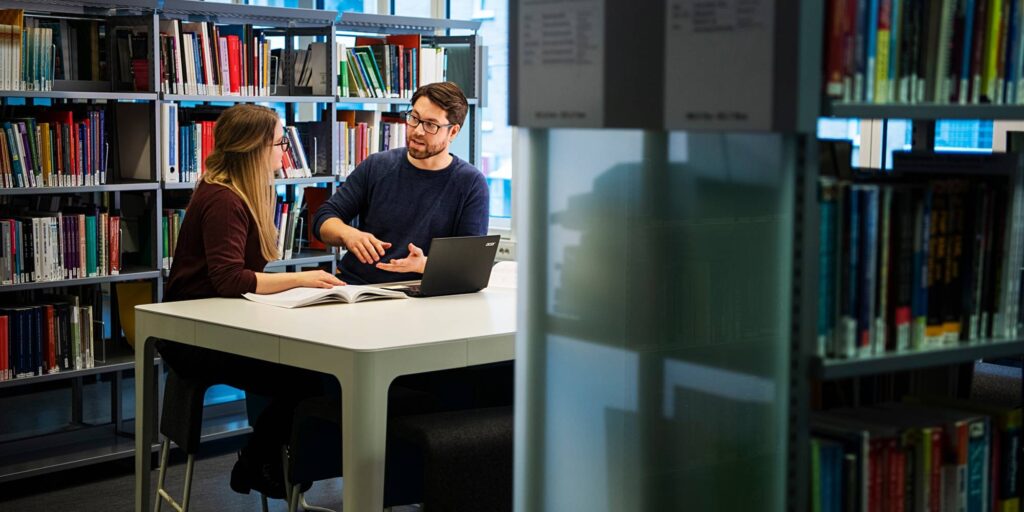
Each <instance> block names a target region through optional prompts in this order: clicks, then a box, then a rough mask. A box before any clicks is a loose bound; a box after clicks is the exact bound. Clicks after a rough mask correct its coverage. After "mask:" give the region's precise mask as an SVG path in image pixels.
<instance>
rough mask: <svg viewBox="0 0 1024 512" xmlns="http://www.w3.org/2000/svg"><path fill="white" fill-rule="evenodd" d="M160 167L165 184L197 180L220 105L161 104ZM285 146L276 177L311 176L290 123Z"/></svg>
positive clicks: (209, 149)
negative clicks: (286, 145)
mask: <svg viewBox="0 0 1024 512" xmlns="http://www.w3.org/2000/svg"><path fill="white" fill-rule="evenodd" d="M160 107H161V109H162V115H161V121H160V122H161V126H160V143H161V150H162V153H161V160H162V161H161V167H162V174H163V178H164V182H166V183H196V182H198V181H199V179H200V178H201V177H202V175H203V173H204V172H206V157H208V156H209V155H210V153H212V152H213V148H214V136H213V133H214V126H215V125H216V122H217V118H218V117H219V116H220V113H221V112H223V111H224V108H221V107H195V108H184V107H179V106H178V105H177V104H176V103H170V102H166V103H162V104H161V106H160ZM284 133H285V136H286V137H288V142H289V144H288V149H287V150H286V151H285V152H284V156H283V158H282V164H283V167H282V168H281V169H279V170H277V177H278V178H305V177H309V176H311V175H312V172H311V171H310V168H309V161H308V159H307V158H306V149H305V146H304V145H303V143H302V137H300V136H299V132H298V130H296V128H295V127H293V126H286V127H285V129H284Z"/></svg>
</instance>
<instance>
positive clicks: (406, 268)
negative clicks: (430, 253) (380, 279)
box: [377, 244, 427, 274]
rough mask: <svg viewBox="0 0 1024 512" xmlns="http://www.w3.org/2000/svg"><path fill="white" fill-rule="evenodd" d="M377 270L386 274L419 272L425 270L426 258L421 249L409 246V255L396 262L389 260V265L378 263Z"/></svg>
mask: <svg viewBox="0 0 1024 512" xmlns="http://www.w3.org/2000/svg"><path fill="white" fill-rule="evenodd" d="M377 268H379V269H381V270H387V271H388V272H419V273H420V274H422V273H423V270H424V269H425V268H427V257H426V256H424V255H423V249H420V248H419V247H416V246H415V245H413V244H409V255H408V256H406V257H405V258H402V259H398V260H394V259H393V260H391V262H390V263H378V264H377Z"/></svg>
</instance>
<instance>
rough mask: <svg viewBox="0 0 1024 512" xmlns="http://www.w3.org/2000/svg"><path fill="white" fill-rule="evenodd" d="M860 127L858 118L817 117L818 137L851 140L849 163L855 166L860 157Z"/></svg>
mask: <svg viewBox="0 0 1024 512" xmlns="http://www.w3.org/2000/svg"><path fill="white" fill-rule="evenodd" d="M860 127H861V123H860V119H833V118H822V119H818V138H819V139H832V140H849V141H850V142H852V143H853V151H851V152H850V159H851V161H850V165H852V166H854V167H856V166H857V165H858V163H857V162H858V161H859V159H860Z"/></svg>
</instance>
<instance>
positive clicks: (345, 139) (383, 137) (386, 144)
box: [335, 110, 407, 176]
mask: <svg viewBox="0 0 1024 512" xmlns="http://www.w3.org/2000/svg"><path fill="white" fill-rule="evenodd" d="M336 119H337V121H336V123H337V125H338V140H337V141H336V143H337V144H336V145H337V147H338V148H339V150H338V152H337V158H336V161H335V165H336V166H337V168H338V169H340V172H339V173H338V174H340V175H342V176H348V175H349V174H350V173H351V172H352V171H353V170H355V168H356V166H357V165H359V164H360V163H362V161H363V160H365V159H366V157H368V156H370V155H371V154H373V153H376V152H378V151H387V150H389V149H393V148H398V147H403V146H405V135H406V130H407V127H406V124H405V119H404V118H403V115H402V114H398V113H391V112H382V113H378V112H371V111H360V110H339V111H337V114H336Z"/></svg>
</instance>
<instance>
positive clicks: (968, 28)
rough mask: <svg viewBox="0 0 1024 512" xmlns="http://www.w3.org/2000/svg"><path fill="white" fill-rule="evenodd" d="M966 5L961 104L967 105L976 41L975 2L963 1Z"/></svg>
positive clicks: (961, 61) (961, 59) (961, 63)
mask: <svg viewBox="0 0 1024 512" xmlns="http://www.w3.org/2000/svg"><path fill="white" fill-rule="evenodd" d="M963 5H964V42H963V45H962V46H963V55H962V56H961V58H960V91H959V95H958V96H959V97H958V98H957V99H958V100H960V103H967V100H968V98H970V94H969V89H970V84H971V41H973V40H974V14H975V13H974V0H963Z"/></svg>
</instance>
